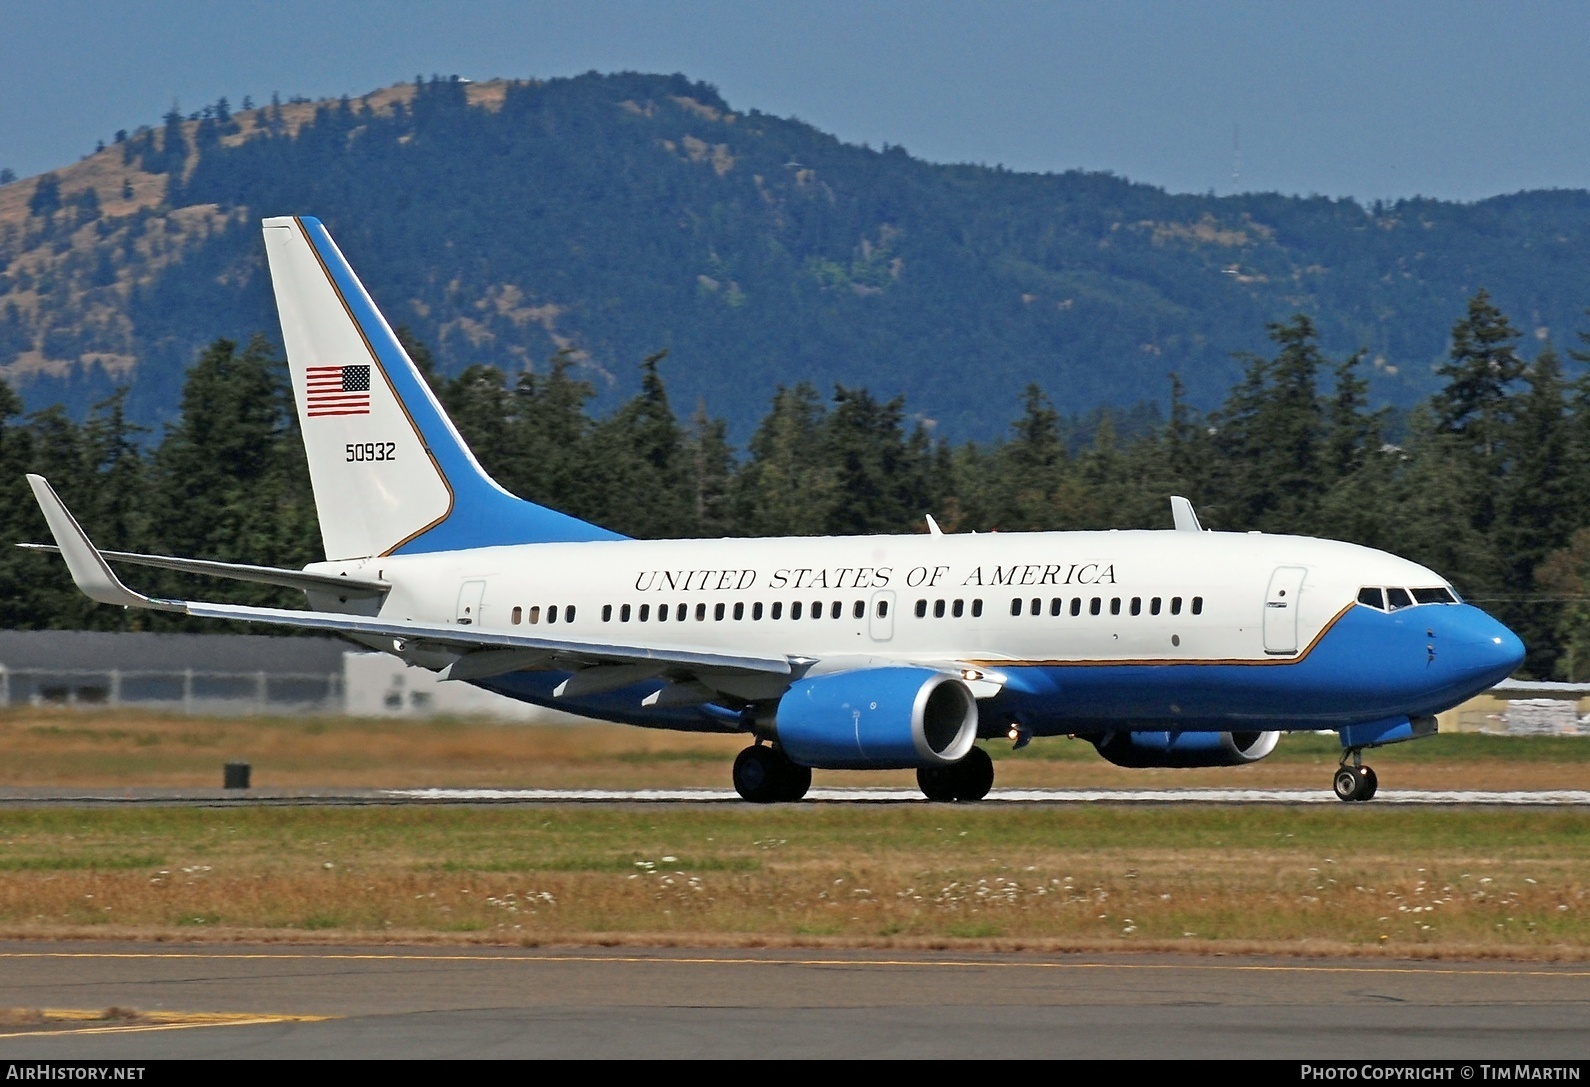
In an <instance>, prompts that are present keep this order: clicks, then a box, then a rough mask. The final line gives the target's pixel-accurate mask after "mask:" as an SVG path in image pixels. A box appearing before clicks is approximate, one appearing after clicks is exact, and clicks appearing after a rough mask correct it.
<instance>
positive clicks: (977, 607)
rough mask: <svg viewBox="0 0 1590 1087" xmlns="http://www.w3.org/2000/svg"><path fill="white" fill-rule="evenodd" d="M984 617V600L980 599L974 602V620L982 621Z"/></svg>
mask: <svg viewBox="0 0 1590 1087" xmlns="http://www.w3.org/2000/svg"><path fill="white" fill-rule="evenodd" d="M982 617H983V602H982V600H980V599H979V600H973V601H972V618H973V619H981V618H982Z"/></svg>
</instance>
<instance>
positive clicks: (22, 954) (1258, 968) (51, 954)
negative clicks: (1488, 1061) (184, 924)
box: [0, 951, 1590, 978]
mask: <svg viewBox="0 0 1590 1087" xmlns="http://www.w3.org/2000/svg"><path fill="white" fill-rule="evenodd" d="M3 959H107V960H116V959H171V960H186V959H195V960H197V959H203V960H208V961H217V962H225V961H228V960H237V961H240V962H247V961H260V960H281V961H284V962H286V961H293V960H308V961H317V962H318V961H324V962H477V963H521V962H522V963H536V964H550V963H560V962H570V963H621V964H631V965H638V964H655V965H663V966H893V967H916V968H921V967H943V968H950V969H985V970H1128V971H1131V970H1137V971H1153V970H1202V971H1206V972H1210V973H1271V974H1449V975H1452V976H1455V977H1555V978H1584V977H1590V969H1576V970H1540V969H1531V970H1499V969H1495V968H1485V967H1458V968H1453V967H1446V966H1437V965H1431V966H1379V965H1365V966H1303V965H1290V964H1282V965H1266V964H1258V963H1250V964H1241V963H1149V962H1135V963H1133V962H1128V963H1119V962H1032V961H1027V962H1000V961H987V962H984V961H979V960H976V959H776V958H729V957H725V958H707V957H703V956H681V955H674V956H650V955H416V954H412V953H401V952H392V953H377V952H346V951H342V952H328V953H324V954H317V953H314V952H304V951H288V952H280V953H271V952H242V953H236V954H205V953H202V952H193V951H176V952H164V951H4V952H0V960H3Z"/></svg>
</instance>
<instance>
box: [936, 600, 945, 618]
mask: <svg viewBox="0 0 1590 1087" xmlns="http://www.w3.org/2000/svg"><path fill="white" fill-rule="evenodd" d="M933 618H935V619H942V618H944V601H942V600H935V601H933Z"/></svg>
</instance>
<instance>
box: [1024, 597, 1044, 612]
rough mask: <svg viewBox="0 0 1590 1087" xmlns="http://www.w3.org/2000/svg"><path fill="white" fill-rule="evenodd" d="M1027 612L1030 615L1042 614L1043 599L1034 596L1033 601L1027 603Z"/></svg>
mask: <svg viewBox="0 0 1590 1087" xmlns="http://www.w3.org/2000/svg"><path fill="white" fill-rule="evenodd" d="M1027 614H1029V615H1042V614H1043V601H1042V600H1039V599H1038V598H1037V597H1036V596H1035V597H1033V598H1032V600H1031V602H1030V603H1029V604H1028V605H1027Z"/></svg>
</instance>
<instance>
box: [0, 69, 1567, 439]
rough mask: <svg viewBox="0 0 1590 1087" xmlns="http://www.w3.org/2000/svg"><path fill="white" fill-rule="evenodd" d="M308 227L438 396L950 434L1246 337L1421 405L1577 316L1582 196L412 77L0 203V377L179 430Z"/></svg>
mask: <svg viewBox="0 0 1590 1087" xmlns="http://www.w3.org/2000/svg"><path fill="white" fill-rule="evenodd" d="M279 214H308V215H316V216H319V217H320V218H322V219H323V220H325V222H326V224H327V226H328V227H329V228H330V230H331V232H332V234H333V236H334V237H335V238H336V239H337V240H338V242H339V244H340V245H341V246H342V248H343V250H344V252H345V253H346V254H347V256H348V257H349V259H350V260H351V261H352V263H353V265H354V267H355V268H357V269H358V271H359V273H360V275H361V276H362V277H363V279H364V281H365V284H366V286H367V287H368V288H369V289H370V292H371V294H372V295H373V296H374V297H375V299H376V301H377V303H378V304H379V305H381V306H382V308H383V309H384V310H385V312H386V314H387V316H388V318H389V319H390V320H391V321H392V322H393V324H395V325H406V326H408V328H409V329H410V330H411V331H412V333H413V334H414V335H415V336H416V337H418V338H419V339H420V340H421V341H423V342H425V343H427V344H428V345H429V346H430V347H431V348H432V349H433V351H434V353H435V356H436V359H437V361H438V364H439V366H440V368H441V369H442V370H443V372H444V373H456V372H458V371H460V370H462V369H463V368H464V367H466V366H468V365H470V364H472V363H480V362H484V363H491V364H494V365H496V366H499V367H503V368H506V369H510V370H518V369H520V368H523V367H527V366H529V367H537V368H539V367H541V366H543V365H544V363H545V360H546V359H547V358H548V357H549V356H550V355H551V354H553V353H554V352H556V351H558V350H560V349H562V350H567V351H570V352H573V353H574V355H575V357H576V358H577V359H578V360H579V362H580V364H581V366H582V367H583V369H584V373H585V376H586V377H587V378H589V379H590V380H592V381H593V382H594V383H595V384H596V385H597V387H598V390H599V392H600V394H601V395H600V397H599V400H598V407H610V406H612V405H613V404H616V403H618V402H619V400H620V399H621V398H623V397H625V396H628V395H630V394H631V393H633V391H634V390H635V388H636V387H637V385H638V382H639V372H638V370H637V364H638V363H639V362H640V361H641V359H642V358H644V357H645V356H646V355H648V354H650V353H651V352H654V351H656V350H657V349H659V348H663V347H666V348H668V349H669V351H670V355H669V358H668V359H667V361H666V362H665V363H664V364H663V373H664V376H665V378H666V380H667V381H668V386H669V390H670V392H671V394H672V396H673V398H674V399H675V401H676V402H678V403H681V404H685V405H693V404H695V402H696V401H697V399H698V398H699V399H701V400H704V401H705V403H706V405H707V407H708V409H709V410H710V411H711V412H713V413H714V414H716V415H720V416H723V417H724V418H726V419H727V420H728V421H729V424H730V428H731V431H732V432H733V434H734V435H735V436H736V437H737V438H738V439H741V440H743V438H744V437H745V435H746V434H747V432H748V430H749V428H750V427H751V426H752V425H753V424H754V421H755V420H756V419H758V418H760V417H761V415H762V414H763V412H764V410H765V408H766V404H767V402H768V399H769V396H770V395H771V393H772V391H773V389H774V387H775V386H776V385H778V384H791V383H793V382H796V381H799V380H810V381H812V382H814V383H816V384H817V385H818V386H819V387H820V388H821V387H829V386H831V385H832V384H833V383H836V382H837V383H842V384H845V385H852V386H854V385H862V386H866V387H868V388H870V389H871V390H872V392H873V393H874V394H876V395H879V396H883V397H889V396H894V395H897V394H900V395H904V396H905V397H906V398H907V410H908V411H910V412H913V413H918V414H919V415H921V416H924V417H927V418H930V419H933V420H935V421H936V422H937V424H938V426H939V428H940V431H939V432H940V433H942V434H944V435H946V436H948V437H952V438H955V439H964V438H969V437H971V438H985V437H991V436H993V435H994V434H996V433H998V432H999V431H1000V430H1002V429H1003V428H1004V427H1005V426H1006V424H1007V422H1008V420H1010V419H1011V418H1014V417H1015V416H1016V415H1017V414H1018V411H1019V407H1018V404H1019V400H1020V394H1021V391H1022V389H1023V387H1024V386H1025V385H1026V384H1027V383H1029V382H1036V383H1037V384H1039V385H1040V386H1042V387H1043V388H1044V389H1046V390H1047V391H1048V392H1049V394H1050V395H1051V397H1052V398H1053V399H1054V401H1055V403H1056V404H1057V405H1059V406H1060V407H1061V409H1062V410H1063V411H1066V412H1081V411H1085V410H1087V409H1089V408H1091V407H1093V406H1095V405H1098V404H1114V405H1119V406H1125V405H1131V404H1136V403H1140V402H1142V401H1145V400H1155V401H1159V402H1160V403H1162V404H1163V403H1164V402H1165V401H1166V400H1167V398H1168V390H1169V381H1168V377H1167V375H1168V374H1169V373H1170V372H1171V371H1175V372H1177V373H1178V374H1179V375H1180V376H1181V378H1182V380H1183V381H1184V382H1185V383H1186V387H1187V390H1188V397H1189V399H1190V400H1191V402H1192V403H1194V404H1196V405H1201V406H1212V405H1214V404H1215V403H1217V402H1218V401H1219V400H1220V399H1221V397H1222V396H1223V395H1224V393H1225V391H1226V389H1227V388H1228V387H1229V386H1230V385H1231V384H1232V383H1233V382H1234V381H1235V380H1236V379H1237V378H1238V377H1239V376H1240V374H1241V372H1242V363H1241V361H1240V359H1236V358H1233V353H1234V352H1243V351H1262V350H1264V349H1265V348H1266V345H1267V344H1268V341H1267V339H1266V337H1265V328H1266V324H1267V323H1268V322H1274V321H1280V320H1284V319H1286V318H1288V317H1290V316H1291V315H1293V314H1295V313H1299V312H1301V313H1305V314H1307V315H1309V316H1310V317H1311V318H1312V319H1313V321H1314V322H1315V324H1316V326H1317V327H1318V328H1319V330H1320V334H1321V340H1322V344H1323V346H1324V347H1325V348H1326V349H1327V351H1330V352H1333V353H1338V354H1344V353H1347V352H1350V351H1353V350H1356V349H1359V348H1364V349H1366V350H1367V351H1368V353H1369V358H1370V360H1371V365H1370V366H1369V367H1367V368H1366V369H1367V370H1368V372H1369V374H1370V377H1371V392H1372V395H1373V397H1374V398H1375V399H1376V400H1377V401H1378V402H1381V403H1395V404H1403V405H1407V404H1412V403H1413V402H1415V401H1417V400H1418V399H1420V398H1422V397H1423V396H1425V395H1427V394H1428V393H1429V392H1431V391H1432V390H1433V389H1434V387H1435V385H1436V381H1435V377H1434V374H1433V368H1434V365H1435V364H1436V363H1437V362H1438V361H1439V360H1440V359H1441V358H1442V357H1443V356H1444V353H1445V351H1446V348H1447V340H1448V334H1449V332H1450V329H1451V326H1452V323H1453V322H1454V321H1455V320H1456V319H1457V318H1458V317H1460V316H1461V315H1462V313H1463V311H1464V302H1465V300H1466V299H1467V298H1468V297H1469V296H1470V295H1472V294H1473V293H1474V292H1475V291H1476V290H1477V289H1478V288H1480V287H1482V286H1483V287H1485V288H1486V289H1488V290H1489V292H1490V294H1491V296H1492V298H1493V299H1494V300H1495V301H1496V303H1497V304H1498V305H1499V306H1500V307H1501V308H1502V309H1503V310H1504V311H1505V312H1506V313H1508V314H1509V315H1510V316H1511V317H1512V319H1513V320H1514V322H1515V323H1516V324H1518V325H1519V326H1520V327H1521V328H1524V329H1526V330H1527V331H1528V332H1530V333H1532V334H1533V335H1534V336H1536V337H1539V338H1541V339H1545V338H1547V337H1551V338H1554V339H1556V340H1557V341H1559V342H1568V343H1572V342H1574V340H1573V333H1574V332H1575V331H1576V330H1578V329H1580V328H1584V327H1587V326H1590V320H1587V319H1586V318H1585V317H1584V316H1583V311H1584V309H1585V307H1586V306H1587V305H1590V266H1587V263H1586V262H1585V261H1584V259H1583V254H1584V253H1585V252H1586V242H1587V241H1590V193H1587V192H1584V191H1577V190H1576V191H1549V192H1530V193H1520V194H1516V195H1512V196H1502V197H1496V198H1494V199H1490V200H1485V201H1481V202H1478V203H1474V204H1457V203H1450V202H1443V201H1437V200H1425V199H1412V200H1403V201H1398V202H1395V203H1389V204H1376V205H1373V206H1370V207H1365V206H1362V205H1360V204H1358V203H1356V202H1354V201H1352V200H1332V199H1326V198H1320V197H1312V198H1298V197H1286V196H1279V195H1275V194H1252V195H1243V196H1231V197H1220V198H1217V197H1214V196H1195V195H1173V194H1169V193H1166V192H1164V191H1163V190H1161V189H1157V188H1154V187H1151V186H1147V185H1141V184H1134V183H1132V182H1130V181H1127V180H1124V179H1122V178H1119V177H1115V176H1113V175H1109V174H1100V173H1083V172H1068V173H1064V174H1020V173H1013V172H1011V171H1008V170H1004V169H1002V168H997V167H995V168H989V167H983V166H971V165H940V164H934V163H928V162H923V161H921V160H919V159H915V158H913V157H911V156H910V155H909V154H907V153H906V152H905V151H904V150H903V149H901V148H898V147H887V146H886V147H884V148H882V149H873V148H869V147H865V146H860V147H858V146H854V145H850V144H845V143H842V142H841V141H839V140H837V139H835V138H834V137H832V136H829V135H826V134H824V133H822V132H820V131H818V130H817V129H815V128H813V127H811V126H810V125H807V124H804V123H801V122H799V121H797V120H792V119H784V118H778V117H773V116H769V115H766V114H762V113H759V112H757V111H755V110H752V111H750V112H738V111H736V110H734V109H733V108H731V106H730V105H729V104H728V103H726V102H725V101H724V100H723V99H722V98H721V97H720V96H719V95H718V93H717V92H716V91H715V90H714V89H713V88H711V87H709V86H706V85H704V84H701V83H697V82H692V81H690V80H688V79H686V78H685V77H683V76H677V75H675V76H655V75H641V74H633V73H624V74H614V75H598V74H594V73H593V74H589V75H585V76H580V77H577V78H573V79H558V80H550V81H545V82H543V81H534V80H527V81H512V82H509V81H497V82H489V83H466V82H462V81H457V80H432V81H430V82H420V81H416V82H415V83H413V84H403V85H398V86H394V87H389V88H386V89H383V90H379V91H376V92H373V93H371V94H369V95H366V96H364V97H362V98H359V99H354V100H348V99H343V100H340V101H326V102H307V101H295V102H291V103H286V104H278V103H273V104H271V105H269V106H264V107H260V108H250V109H244V110H240V111H236V112H233V111H232V110H230V109H229V108H228V107H227V104H226V103H225V101H224V100H223V101H222V102H219V103H217V104H216V105H215V106H212V107H208V108H207V109H205V110H204V111H201V113H200V114H198V115H196V116H194V117H188V118H184V117H181V116H179V115H176V114H172V115H169V116H168V117H167V118H166V119H165V123H164V124H163V125H162V126H158V127H150V128H143V129H140V130H138V131H137V132H134V133H132V134H131V135H127V136H124V137H123V136H120V135H119V138H118V140H117V141H116V142H115V143H113V144H112V145H110V146H109V147H106V148H104V149H103V150H100V151H98V152H96V153H95V154H93V155H90V156H88V157H87V158H85V159H83V160H82V161H80V162H77V163H75V164H73V165H71V166H67V167H64V168H62V169H60V170H58V171H55V172H53V173H51V174H47V175H43V176H42V177H37V178H28V179H23V180H20V181H16V182H13V183H11V184H9V185H6V186H3V187H0V268H3V273H0V368H3V373H4V376H5V379H6V380H7V381H8V382H9V383H10V384H11V385H12V386H13V387H14V388H16V389H17V390H18V391H19V392H21V393H22V394H23V396H24V398H25V400H26V402H27V403H28V405H29V406H30V407H39V406H42V405H45V404H48V403H52V402H56V401H61V402H64V403H65V404H67V405H68V407H69V408H70V409H71V410H72V411H73V412H74V414H75V413H80V412H81V411H82V410H84V409H85V408H86V407H87V405H88V404H90V403H91V402H93V401H95V400H97V399H100V398H103V397H104V396H106V395H108V394H109V393H110V392H111V391H112V390H113V389H114V388H116V387H117V386H119V385H128V386H130V392H129V396H128V400H127V409H128V412H129V414H130V415H131V417H132V418H134V419H136V420H138V421H140V422H142V423H144V424H145V425H154V424H158V423H161V422H164V421H166V420H168V419H170V418H172V417H173V416H174V414H175V409H176V405H177V397H178V392H179V390H180V388H181V383H182V375H183V372H184V370H185V369H186V368H187V367H188V366H189V365H191V363H192V361H193V360H194V358H195V357H196V354H197V353H198V351H199V350H200V349H201V348H202V347H203V345H205V344H207V343H208V342H210V341H211V340H213V339H214V338H216V337H218V336H226V337H230V338H237V339H246V338H247V337H248V336H249V335H250V334H251V333H254V332H256V331H263V332H265V333H266V334H267V335H270V336H272V337H274V336H275V335H276V320H275V314H274V307H273V306H272V303H271V300H270V294H269V285H268V282H267V279H266V276H265V266H264V256H263V252H262V248H261V245H260V241H259V228H258V221H259V220H260V219H261V218H262V217H265V216H269V215H279Z"/></svg>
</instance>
